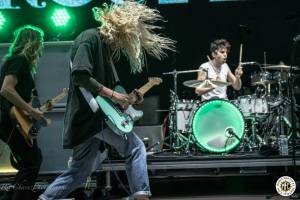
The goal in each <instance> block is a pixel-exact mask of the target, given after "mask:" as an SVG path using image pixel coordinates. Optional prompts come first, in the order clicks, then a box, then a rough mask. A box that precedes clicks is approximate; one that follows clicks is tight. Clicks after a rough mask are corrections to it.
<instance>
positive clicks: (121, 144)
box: [40, 128, 151, 200]
mask: <svg viewBox="0 0 300 200" xmlns="http://www.w3.org/2000/svg"><path fill="white" fill-rule="evenodd" d="M100 140H103V141H104V142H106V143H107V144H109V145H111V146H113V147H114V148H115V149H116V150H117V151H118V152H119V153H120V154H121V155H122V156H124V157H125V158H126V174H127V179H128V183H129V187H130V190H131V197H130V198H131V199H133V198H135V197H138V196H151V193H150V186H149V178H148V172H147V161H146V159H147V157H146V149H145V145H144V144H143V142H142V141H141V140H140V139H139V138H138V136H137V135H136V134H135V133H134V132H132V133H130V134H129V135H128V136H127V139H124V138H123V137H121V136H119V135H117V134H116V133H114V132H113V131H112V130H111V129H109V128H106V129H104V130H103V131H101V132H100V133H98V134H97V135H95V136H94V137H91V138H89V139H88V140H86V141H85V142H83V143H82V144H79V145H77V146H75V147H74V148H73V160H72V163H71V165H70V167H69V169H68V170H67V171H65V172H64V173H63V174H61V175H60V176H59V177H57V178H56V179H55V181H54V182H53V183H52V184H51V185H49V187H48V188H47V189H46V191H45V192H44V193H43V194H42V195H41V196H40V199H42V200H53V199H63V198H66V197H67V195H68V194H69V193H71V192H72V191H74V190H75V189H76V188H78V187H79V186H80V185H82V184H83V183H84V182H85V180H86V179H87V177H89V176H90V175H91V174H92V172H93V171H94V170H95V169H96V168H97V167H99V165H100V164H101V160H100V151H99V146H100Z"/></svg>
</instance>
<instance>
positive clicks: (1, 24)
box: [0, 12, 6, 29]
mask: <svg viewBox="0 0 300 200" xmlns="http://www.w3.org/2000/svg"><path fill="white" fill-rule="evenodd" d="M5 21H6V20H5V18H4V16H3V15H2V13H1V12H0V29H2V28H3V27H4V24H5Z"/></svg>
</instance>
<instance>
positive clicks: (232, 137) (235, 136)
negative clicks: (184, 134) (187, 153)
mask: <svg viewBox="0 0 300 200" xmlns="http://www.w3.org/2000/svg"><path fill="white" fill-rule="evenodd" d="M192 128H193V134H194V136H195V139H196V142H197V145H198V146H199V147H200V148H201V149H202V150H203V151H209V152H213V153H223V152H230V151H232V150H233V149H234V148H236V147H237V146H238V145H239V143H240V141H242V140H243V137H244V128H245V120H244V116H243V114H242V113H241V111H240V110H239V109H238V108H237V107H236V106H235V105H233V104H232V103H230V102H229V101H226V100H221V99H217V100H210V101H206V102H204V103H203V104H202V105H201V106H200V107H199V108H198V110H197V111H196V112H195V114H194V117H193V121H192Z"/></svg>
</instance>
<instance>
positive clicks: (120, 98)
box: [111, 92, 130, 110]
mask: <svg viewBox="0 0 300 200" xmlns="http://www.w3.org/2000/svg"><path fill="white" fill-rule="evenodd" d="M111 99H112V100H114V101H115V102H116V103H117V104H119V105H120V106H121V107H122V108H123V109H124V110H126V109H127V108H128V106H129V104H130V98H129V96H128V95H127V94H122V93H118V92H114V93H113V95H112V98H111Z"/></svg>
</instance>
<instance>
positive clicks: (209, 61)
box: [206, 55, 214, 67]
mask: <svg viewBox="0 0 300 200" xmlns="http://www.w3.org/2000/svg"><path fill="white" fill-rule="evenodd" d="M206 57H207V59H208V61H209V63H210V64H211V65H212V66H213V67H214V64H213V63H212V61H211V59H210V57H209V55H207V56H206Z"/></svg>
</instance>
